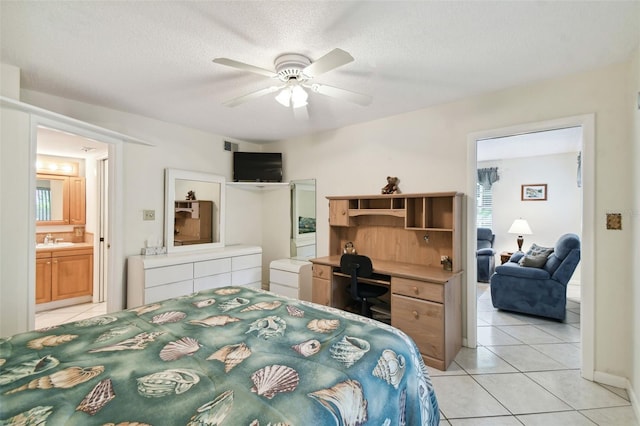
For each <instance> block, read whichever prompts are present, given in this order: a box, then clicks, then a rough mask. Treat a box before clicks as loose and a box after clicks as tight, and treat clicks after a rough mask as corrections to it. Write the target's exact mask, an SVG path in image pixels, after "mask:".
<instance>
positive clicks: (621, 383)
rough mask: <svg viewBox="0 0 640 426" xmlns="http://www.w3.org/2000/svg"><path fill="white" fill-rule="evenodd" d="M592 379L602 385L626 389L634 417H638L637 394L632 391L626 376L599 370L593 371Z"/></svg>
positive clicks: (639, 412) (639, 403)
mask: <svg viewBox="0 0 640 426" xmlns="http://www.w3.org/2000/svg"><path fill="white" fill-rule="evenodd" d="M593 381H594V382H597V383H602V384H603V385H609V386H614V387H616V388H622V389H626V390H627V395H629V402H631V408H632V409H633V412H634V413H635V415H636V419H640V401H639V400H638V395H637V394H636V392H635V391H634V389H633V387H631V382H629V380H628V379H627V378H626V377H620V376H614V375H613V374H609V373H603V372H601V371H594V372H593Z"/></svg>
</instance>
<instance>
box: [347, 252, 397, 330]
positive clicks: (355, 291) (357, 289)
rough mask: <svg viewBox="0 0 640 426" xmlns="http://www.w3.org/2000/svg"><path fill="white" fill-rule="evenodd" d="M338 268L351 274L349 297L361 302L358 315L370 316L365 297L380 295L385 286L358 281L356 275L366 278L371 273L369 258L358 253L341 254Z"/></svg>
mask: <svg viewBox="0 0 640 426" xmlns="http://www.w3.org/2000/svg"><path fill="white" fill-rule="evenodd" d="M340 270H341V271H342V272H343V273H345V274H349V275H351V298H352V299H353V300H355V301H356V302H362V303H361V306H360V315H362V316H365V317H369V318H371V309H370V308H369V303H368V302H367V299H371V298H374V297H380V296H382V295H383V294H385V293H386V292H387V288H386V287H382V286H379V285H373V284H364V283H361V282H358V277H362V278H368V277H370V276H371V275H372V274H373V265H372V264H371V259H369V258H368V257H367V256H362V255H359V254H343V255H342V257H341V258H340Z"/></svg>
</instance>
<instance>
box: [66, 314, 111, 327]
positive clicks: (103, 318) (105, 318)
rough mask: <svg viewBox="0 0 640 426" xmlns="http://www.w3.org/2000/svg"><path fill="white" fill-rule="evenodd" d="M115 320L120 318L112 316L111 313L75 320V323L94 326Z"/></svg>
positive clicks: (79, 325)
mask: <svg viewBox="0 0 640 426" xmlns="http://www.w3.org/2000/svg"><path fill="white" fill-rule="evenodd" d="M115 321H118V318H116V317H112V316H111V315H103V316H100V317H93V318H87V319H84V320H80V321H77V322H74V323H73V324H74V325H77V326H78V327H93V326H96V325H107V324H111V323H112V322H115Z"/></svg>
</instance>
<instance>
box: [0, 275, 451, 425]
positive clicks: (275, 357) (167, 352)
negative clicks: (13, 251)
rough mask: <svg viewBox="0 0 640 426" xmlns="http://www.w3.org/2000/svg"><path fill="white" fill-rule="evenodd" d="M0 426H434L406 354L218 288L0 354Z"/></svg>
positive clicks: (375, 326) (394, 334) (284, 302)
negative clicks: (14, 425) (6, 425)
mask: <svg viewBox="0 0 640 426" xmlns="http://www.w3.org/2000/svg"><path fill="white" fill-rule="evenodd" d="M0 363H1V366H0V424H3V425H4V424H21V425H22V424H24V425H32V424H33V425H36V424H37V425H44V424H48V425H62V424H64V425H123V426H124V425H139V426H141V425H156V426H160V425H189V426H196V425H198V426H201V425H247V426H249V425H252V426H259V425H263V426H266V425H309V424H314V425H365V424H371V425H405V424H406V425H436V424H438V423H439V410H438V403H437V400H436V396H435V393H434V390H433V387H432V384H431V380H430V378H429V376H428V373H427V370H426V367H425V365H424V363H423V362H422V358H421V357H420V354H419V352H418V350H417V349H416V346H415V344H414V343H413V341H412V340H410V339H409V338H408V337H407V336H406V335H405V334H404V333H402V332H401V331H399V330H397V329H395V328H393V327H391V326H388V325H386V324H382V323H379V322H377V321H374V320H371V319H368V318H364V317H360V316H358V315H354V314H350V313H347V312H343V311H339V310H337V309H333V308H329V307H325V306H320V305H315V304H313V303H310V302H304V301H299V300H294V299H289V298H284V297H279V296H276V295H274V294H273V293H270V292H267V291H262V290H253V289H250V288H244V287H223V288H219V289H215V290H208V291H202V292H198V293H194V294H192V295H189V296H184V297H179V298H175V299H169V300H165V301H162V302H159V303H153V304H149V305H144V306H140V307H137V308H134V309H129V310H125V311H121V312H118V313H114V314H108V315H104V316H99V317H94V318H90V319H86V320H82V321H78V322H75V323H69V324H64V325H60V326H57V327H54V328H48V329H40V330H35V331H31V332H27V333H21V334H17V335H14V336H12V337H9V338H6V339H1V340H0Z"/></svg>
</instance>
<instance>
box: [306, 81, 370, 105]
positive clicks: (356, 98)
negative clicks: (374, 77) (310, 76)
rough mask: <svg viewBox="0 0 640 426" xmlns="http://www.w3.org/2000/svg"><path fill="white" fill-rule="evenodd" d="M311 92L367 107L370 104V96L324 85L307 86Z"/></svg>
mask: <svg viewBox="0 0 640 426" xmlns="http://www.w3.org/2000/svg"><path fill="white" fill-rule="evenodd" d="M308 87H309V88H310V89H311V90H312V91H313V92H315V93H319V94H321V95H325V96H330V97H332V98H338V99H344V100H345V101H349V102H353V103H356V104H358V105H362V106H367V105H369V104H370V103H371V96H369V95H363V94H361V93H356V92H352V91H351V90H346V89H340V88H338V87H333V86H327V85H326V84H312V85H310V86H308Z"/></svg>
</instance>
